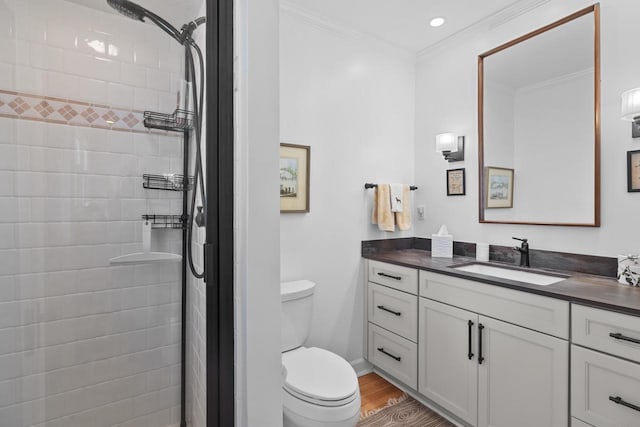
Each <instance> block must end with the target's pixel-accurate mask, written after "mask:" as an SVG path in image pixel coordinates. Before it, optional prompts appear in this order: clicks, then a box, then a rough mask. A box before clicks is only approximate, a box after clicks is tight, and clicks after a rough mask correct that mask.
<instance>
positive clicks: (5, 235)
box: [0, 224, 16, 249]
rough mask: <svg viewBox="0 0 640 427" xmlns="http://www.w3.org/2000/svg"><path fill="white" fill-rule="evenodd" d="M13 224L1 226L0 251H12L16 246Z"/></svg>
mask: <svg viewBox="0 0 640 427" xmlns="http://www.w3.org/2000/svg"><path fill="white" fill-rule="evenodd" d="M14 230H15V229H14V225H13V224H0V249H11V248H13V247H15V245H16V239H15V231H14Z"/></svg>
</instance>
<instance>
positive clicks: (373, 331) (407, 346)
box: [367, 261, 418, 389]
mask: <svg viewBox="0 0 640 427" xmlns="http://www.w3.org/2000/svg"><path fill="white" fill-rule="evenodd" d="M367 272H368V281H367V331H368V332H367V359H368V360H369V362H371V363H373V364H374V365H375V366H377V367H378V368H380V369H382V370H384V371H385V372H387V373H389V374H391V375H393V376H394V377H396V378H397V379H399V380H400V381H402V382H404V383H405V384H406V385H408V386H409V387H411V388H413V389H416V388H417V383H416V381H417V378H418V375H417V369H418V347H417V344H416V341H417V336H418V320H417V317H418V295H417V293H418V270H416V269H411V268H406V267H401V266H397V265H393V264H386V263H382V262H378V261H368V268H367Z"/></svg>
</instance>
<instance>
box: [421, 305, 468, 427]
mask: <svg viewBox="0 0 640 427" xmlns="http://www.w3.org/2000/svg"><path fill="white" fill-rule="evenodd" d="M418 318H419V321H418V323H419V326H418V331H419V332H418V334H419V338H418V391H419V392H420V393H421V394H423V395H424V396H426V397H428V398H429V399H431V400H433V401H434V402H436V403H437V404H439V405H440V406H442V407H443V408H445V409H447V410H449V411H450V412H452V413H453V414H455V415H457V416H458V417H460V418H462V419H463V420H464V421H466V422H468V423H469V424H471V425H476V421H477V414H478V412H477V411H478V365H477V363H478V362H477V355H476V354H475V353H476V349H477V347H476V341H475V338H474V337H475V335H476V332H475V331H476V327H477V325H478V315H477V314H475V313H471V312H469V311H466V310H461V309H459V308H455V307H451V306H449V305H446V304H441V303H439V302H435V301H432V300H429V299H426V298H420V302H419V314H418Z"/></svg>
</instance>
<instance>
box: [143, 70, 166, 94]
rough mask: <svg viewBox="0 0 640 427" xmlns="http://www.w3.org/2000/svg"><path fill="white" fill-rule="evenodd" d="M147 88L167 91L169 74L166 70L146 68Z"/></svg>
mask: <svg viewBox="0 0 640 427" xmlns="http://www.w3.org/2000/svg"><path fill="white" fill-rule="evenodd" d="M147 88H149V89H155V90H160V91H169V90H170V89H171V74H169V73H168V72H167V71H161V70H156V69H153V68H147Z"/></svg>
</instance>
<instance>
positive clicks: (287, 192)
mask: <svg viewBox="0 0 640 427" xmlns="http://www.w3.org/2000/svg"><path fill="white" fill-rule="evenodd" d="M310 161H311V147H309V146H306V145H294V144H280V212H282V213H304V212H309V166H310V165H309V163H310Z"/></svg>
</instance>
